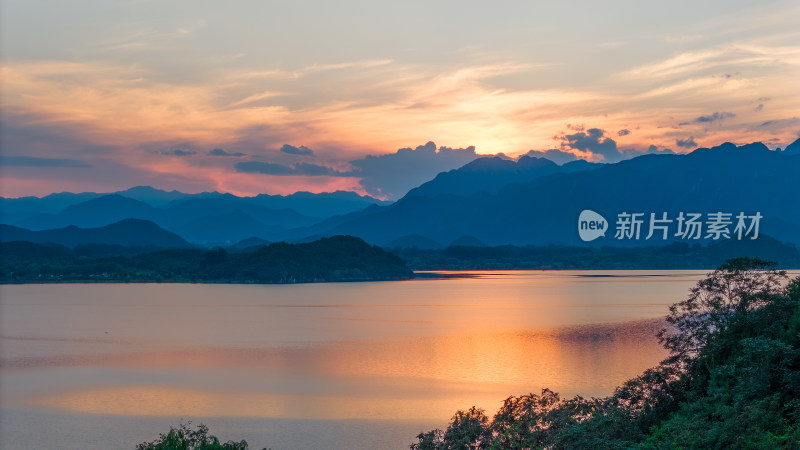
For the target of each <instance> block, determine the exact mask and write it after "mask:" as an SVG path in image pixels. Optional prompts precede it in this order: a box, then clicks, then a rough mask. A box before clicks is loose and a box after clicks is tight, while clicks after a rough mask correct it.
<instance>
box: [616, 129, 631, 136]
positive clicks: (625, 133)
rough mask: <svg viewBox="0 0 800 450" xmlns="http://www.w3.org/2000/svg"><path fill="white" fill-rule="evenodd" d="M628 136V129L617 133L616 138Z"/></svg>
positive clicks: (629, 132) (629, 131)
mask: <svg viewBox="0 0 800 450" xmlns="http://www.w3.org/2000/svg"><path fill="white" fill-rule="evenodd" d="M629 134H631V130H628V129H624V130H619V131H617V136H627V135H629Z"/></svg>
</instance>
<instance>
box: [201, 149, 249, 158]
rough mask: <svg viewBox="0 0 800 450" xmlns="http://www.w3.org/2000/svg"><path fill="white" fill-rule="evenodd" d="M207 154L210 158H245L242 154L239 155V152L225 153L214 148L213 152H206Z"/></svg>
mask: <svg viewBox="0 0 800 450" xmlns="http://www.w3.org/2000/svg"><path fill="white" fill-rule="evenodd" d="M208 154H209V155H210V156H237V157H238V156H247V155H245V154H244V153H240V152H234V153H228V152H226V151H225V150H223V149H221V148H215V149H214V150H211V151H210V152H208Z"/></svg>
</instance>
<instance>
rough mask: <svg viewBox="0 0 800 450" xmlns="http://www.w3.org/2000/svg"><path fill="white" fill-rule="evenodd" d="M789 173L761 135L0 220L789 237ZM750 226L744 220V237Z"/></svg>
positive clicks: (433, 232) (431, 235)
mask: <svg viewBox="0 0 800 450" xmlns="http://www.w3.org/2000/svg"><path fill="white" fill-rule="evenodd" d="M798 173H800V140H798V141H795V142H794V143H792V144H791V145H789V146H787V147H786V149H785V150H783V151H773V150H769V149H768V148H767V147H766V146H765V145H763V144H761V143H753V144H748V145H742V146H736V145H734V144H731V143H725V144H722V145H720V146H717V147H712V148H699V149H696V150H694V151H693V152H691V153H688V154H647V155H642V156H639V157H636V158H632V159H629V160H625V161H621V162H618V163H615V164H598V163H589V162H586V161H575V162H571V163H567V164H563V165H558V164H555V163H553V162H552V161H549V160H547V159H543V158H536V157H531V156H523V157H520V158H519V159H518V160H516V161H514V160H509V159H504V158H500V157H485V158H479V159H477V160H474V161H472V162H470V163H469V164H466V165H465V166H463V167H461V168H459V169H455V170H451V171H449V172H443V173H440V174H438V175H437V176H436V177H435V178H434V179H432V180H430V181H428V182H426V183H424V184H422V185H420V186H419V187H417V188H414V189H412V190H411V191H409V192H408V194H406V195H405V196H404V197H403V198H402V199H400V200H399V201H397V202H395V203H388V202H383V201H380V200H378V199H375V198H372V197H368V196H360V195H358V194H356V193H353V192H334V193H325V194H311V193H307V192H298V193H295V194H292V195H289V196H272V195H263V194H262V195H258V196H254V197H237V196H234V195H232V194H223V193H219V192H210V193H201V194H184V193H180V192H177V191H162V190H158V189H154V188H151V187H146V186H139V187H135V188H132V189H128V190H126V191H119V192H116V193H110V194H97V193H80V194H73V193H59V194H52V195H49V196H46V197H43V198H35V197H23V198H17V199H7V198H0V208H1V209H2V214H3V216H2V222H3V223H5V224H8V225H13V226H16V227H19V228H25V229H28V230H48V229H49V230H53V229H64V227H69V226H77V227H81V228H101V227H105V226H108V225H111V224H114V223H118V222H120V221H124V219H131V218H133V219H140V222H137V223H138V224H139V225H142V223H144V222H142V221H148V222H147V223H151V224H155V225H157V226H158V227H160V228H163V229H164V230H166V231H167V232H170V233H174V234H176V235H178V236H180V237H181V238H183V239H185V240H186V241H189V242H192V243H195V244H200V245H206V246H212V245H225V246H230V245H234V244H236V243H237V242H239V241H242V240H248V239H250V241H249V242H274V241H289V242H309V241H312V240H314V239H318V238H320V237H327V236H333V235H342V234H344V235H353V236H357V237H361V238H363V239H364V240H366V241H367V242H370V243H372V244H377V245H382V246H386V247H419V248H437V247H446V246H448V245H453V244H456V245H471V246H479V245H505V244H512V245H549V244H555V245H588V246H609V245H613V246H638V245H651V246H652V245H659V244H667V243H669V242H673V241H680V240H683V241H684V242H687V243H690V244H691V243H696V242H706V243H707V242H710V240H711V239H706V231H708V227H709V226H710V225H709V223H708V222H709V221H710V216H709V215H710V214H712V213H724V214H730V216H728V219H729V221H730V222H731V223H730V224H729V231H730V232H733V231H734V227H735V226H736V225H737V221H736V216H737V215H738V214H739V213H744V215H746V216H747V217H748V218H749V220H750V223H749V224H748V225H752V220H753V217H755V215H756V214H758V216H759V219H760V221H759V233H760V234H762V235H766V236H770V237H772V238H775V239H778V240H779V241H783V242H789V243H792V244H800V197H799V196H797V195H796V194H795V193H796V192H800V177H798V176H797V174H798ZM584 210H591V211H593V212H595V213H597V214H599V215H600V216H602V218H604V219H605V221H606V224H605V225H606V226H607V228H606V229H605V230H606V231H605V236H601V237H599V238H598V239H596V240H593V241H591V242H583V241H582V240H581V238H580V237H579V233H578V218H579V215H580V213H581V212H582V211H584ZM630 213H639V214H641V216H640V217H641V218H642V219H643V221H644V223H643V224H642V230H641V236H640V237H639V239H633V238H623V239H617V238H615V233H614V229H615V227H617V222H618V221H620V220H622V219H621V217H623V215H624V214H630ZM651 213H652V214H654V215H657V217H659V218H662V217H664V216H662V215H663V214H666V216H665V217H664V218H668V220H669V222H668V223H669V225H668V226H669V227H671V228H670V230H669V233H667V234H668V236H667V238H666V239H662V238H661V237H660V235H659V234H657V235H656V238H655V239H646V238H645V236H646V235H647V234H648V229H647V225H648V223H649V219H650V214H651ZM682 213H683V214H684V215H688V214H690V213H700V214H701V216H702V219H701V220H703V221H705V223H704V224H703V225H704V226H705V227H706V229H704V232H703V235H702V236H700V239H697V240H693V239H688V240H687V239H684V238H681V237H678V236H676V234H677V233H675V231H676V229H677V227H678V223H677V221H678V217H680V216H681V215H682ZM148 226H149V225H148ZM129 227H130V224H129ZM9 230H12V229H11V228H8V227H6V228H4V231H3V236H2V237H0V238H1V239H2V240H4V241H7V240H8V236H10V234H9V233H10V231H9ZM13 230H15V231H14V233H17V234H18V233H21V232H20V231H19V230H18V229H13ZM129 231H131V230H130V229H129ZM131 232H132V231H131ZM753 233H754V230H753V229H752V228H751V229H750V230H749V235H748V233H745V238H749V237H752V236H753ZM55 235H57V234H54V236H55ZM623 237H624V236H623ZM37 239H38V238H37ZM37 242H41V241H37Z"/></svg>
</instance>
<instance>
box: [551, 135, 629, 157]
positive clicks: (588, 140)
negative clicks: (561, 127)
mask: <svg viewBox="0 0 800 450" xmlns="http://www.w3.org/2000/svg"><path fill="white" fill-rule="evenodd" d="M561 140H562V144H561V145H562V148H564V147H566V148H572V149H575V150H580V151H582V152H589V153H592V154H594V155H600V156H602V157H603V161H604V162H617V161H619V160H620V159H621V158H622V154H621V153H620V152H619V150H618V149H617V143H616V141H614V140H613V139H611V138H608V137H604V132H603V130H601V129H599V128H589V129H588V130H586V131H579V132H577V133H575V134H567V135H565V136H563V137H562V138H561Z"/></svg>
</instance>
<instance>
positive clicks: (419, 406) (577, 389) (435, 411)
mask: <svg viewBox="0 0 800 450" xmlns="http://www.w3.org/2000/svg"><path fill="white" fill-rule="evenodd" d="M660 325H661V322H660V321H640V322H633V323H624V324H616V325H597V326H583V327H574V328H571V329H569V328H568V329H556V330H551V331H549V332H538V333H505V334H475V335H462V336H436V337H432V338H415V339H410V340H409V339H404V340H383V341H374V342H364V341H344V342H337V343H332V344H328V345H323V346H310V347H299V348H282V349H242V348H220V349H184V350H169V351H159V352H147V353H133V354H129V355H108V356H107V357H102V356H96V357H95V359H94V360H92V361H82V362H81V364H85V365H90V366H107V367H116V368H119V367H128V368H132V369H134V370H136V371H137V372H139V373H150V374H153V373H155V374H161V375H162V376H163V375H164V374H170V375H172V377H163V378H158V377H156V378H155V381H156V382H157V383H159V384H156V385H127V384H123V385H119V386H103V387H98V388H92V387H76V388H75V389H73V390H69V391H67V392H58V393H55V394H52V395H44V396H42V395H34V396H32V397H31V398H28V399H27V400H24V403H27V404H32V405H36V406H46V407H51V408H57V409H60V410H66V411H74V412H81V413H94V414H118V415H147V416H153V415H161V416H187V417H203V416H228V417H277V418H304V419H390V420H404V419H407V418H410V417H413V418H416V419H421V418H426V419H431V420H442V419H445V418H447V417H449V416H450V415H451V414H452V413H453V412H454V411H455V410H456V409H459V408H462V409H463V408H468V407H469V406H471V405H473V404H474V405H479V406H482V407H484V408H486V409H487V410H489V411H490V412H491V411H494V410H495V409H496V408H497V407H499V405H500V402H501V401H502V399H504V398H505V397H507V396H508V395H512V394H517V395H518V394H523V393H527V392H531V391H534V392H538V391H539V390H540V389H541V388H544V387H549V388H551V389H553V390H556V391H559V392H561V393H563V394H565V395H574V394H581V395H584V396H593V395H594V396H600V395H605V394H607V393H609V392H611V390H613V388H614V387H615V386H616V385H617V384H619V383H620V382H621V381H623V380H625V379H627V378H630V377H632V376H635V375H637V374H638V373H639V372H641V371H642V369H643V368H646V367H650V366H652V365H655V364H656V363H657V362H658V361H659V360H660V359H661V358H662V357H663V356H664V352H663V350H662V349H661V348H660V347H659V346H658V344H657V343H656V342H655V339H654V338H653V335H654V331H655V330H656V329H657V328H658V327H659V326H660ZM165 380H167V381H169V384H160V383H161V382H163V381H165ZM287 391H288V392H287Z"/></svg>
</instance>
